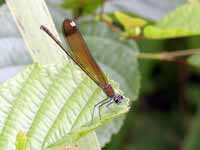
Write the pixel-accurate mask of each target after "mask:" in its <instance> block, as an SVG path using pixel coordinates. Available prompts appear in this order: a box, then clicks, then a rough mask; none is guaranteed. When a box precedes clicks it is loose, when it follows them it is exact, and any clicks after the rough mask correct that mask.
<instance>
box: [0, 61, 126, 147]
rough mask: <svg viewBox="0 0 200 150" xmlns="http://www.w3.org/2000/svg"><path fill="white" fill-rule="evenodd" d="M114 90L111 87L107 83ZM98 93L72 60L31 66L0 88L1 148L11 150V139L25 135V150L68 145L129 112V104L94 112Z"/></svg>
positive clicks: (99, 91) (14, 139)
mask: <svg viewBox="0 0 200 150" xmlns="http://www.w3.org/2000/svg"><path fill="white" fill-rule="evenodd" d="M111 83H112V84H113V85H114V87H116V84H115V83H113V82H112V81H111ZM103 98H105V94H104V93H103V91H102V90H101V89H100V88H99V87H98V86H97V85H96V84H95V83H94V82H93V81H92V80H91V79H90V78H89V77H88V76H86V75H85V73H83V72H82V71H81V70H80V69H79V68H78V67H74V64H72V63H71V62H64V63H62V64H56V65H46V66H40V65H38V64H33V65H30V66H28V67H27V68H26V69H24V70H23V71H22V72H21V73H20V74H18V75H17V76H16V77H14V78H12V79H11V80H9V81H7V82H5V83H4V84H2V85H1V87H0V118H1V120H0V149H2V150H5V149H9V150H12V149H13V150H14V149H15V143H16V136H17V135H18V133H19V132H21V131H22V132H23V133H26V136H27V138H26V145H28V148H29V149H54V148H56V147H59V146H63V145H65V146H66V145H73V144H75V142H77V140H78V139H80V138H81V137H82V136H84V135H86V134H87V133H89V132H90V131H92V130H94V129H96V128H97V127H99V126H101V125H103V124H105V123H106V122H107V121H109V120H111V119H112V118H115V117H117V116H119V115H121V114H123V113H125V112H127V111H128V100H127V99H124V102H123V103H122V104H120V105H115V104H114V105H112V107H111V109H107V108H103V109H102V120H99V118H98V113H97V111H96V112H95V118H94V121H93V123H91V113H92V110H93V108H94V105H95V104H96V103H97V102H98V101H99V100H101V99H103Z"/></svg>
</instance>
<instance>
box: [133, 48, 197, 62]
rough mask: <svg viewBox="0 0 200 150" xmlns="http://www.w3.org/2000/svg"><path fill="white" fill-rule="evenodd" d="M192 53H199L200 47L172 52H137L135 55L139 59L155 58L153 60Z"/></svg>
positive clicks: (171, 58) (169, 58) (171, 59)
mask: <svg viewBox="0 0 200 150" xmlns="http://www.w3.org/2000/svg"><path fill="white" fill-rule="evenodd" d="M193 54H200V49H190V50H181V51H173V52H161V53H139V54H138V55H137V57H138V58H139V59H155V60H166V61H167V60H168V61H173V60H176V58H177V57H183V56H189V55H193Z"/></svg>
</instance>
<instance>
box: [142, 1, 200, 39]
mask: <svg viewBox="0 0 200 150" xmlns="http://www.w3.org/2000/svg"><path fill="white" fill-rule="evenodd" d="M199 14H200V4H199V3H188V4H186V5H183V6H181V7H180V8H178V9H176V10H175V11H173V12H171V13H169V14H168V15H167V16H165V17H164V18H163V19H162V20H161V21H160V22H159V23H158V24H156V25H154V26H153V25H149V26H146V27H145V29H144V36H145V37H147V38H154V39H161V38H175V37H183V36H191V35H199V34H200V23H199V20H200V15H199ZM180 16H181V17H180Z"/></svg>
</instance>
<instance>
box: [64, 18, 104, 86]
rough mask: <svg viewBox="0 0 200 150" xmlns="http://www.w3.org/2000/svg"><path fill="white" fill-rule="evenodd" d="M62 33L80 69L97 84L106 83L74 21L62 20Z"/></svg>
mask: <svg viewBox="0 0 200 150" xmlns="http://www.w3.org/2000/svg"><path fill="white" fill-rule="evenodd" d="M63 33H64V36H65V40H66V41H67V42H68V44H69V46H70V48H71V50H72V54H73V57H74V60H75V61H76V63H78V64H79V66H81V68H82V70H83V71H85V72H86V74H87V75H88V76H89V77H90V78H92V79H93V80H94V81H95V82H96V83H97V84H98V85H99V86H103V85H105V83H107V80H106V77H105V75H104V73H103V72H102V70H101V69H100V67H99V66H98V64H97V63H96V61H95V60H94V58H93V57H92V55H91V54H90V52H89V49H88V47H87V44H86V42H85V41H84V39H83V37H82V36H81V33H80V32H79V30H78V28H77V26H76V24H75V22H74V21H72V20H69V19H66V20H65V21H64V22H63Z"/></svg>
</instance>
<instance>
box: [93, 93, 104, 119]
mask: <svg viewBox="0 0 200 150" xmlns="http://www.w3.org/2000/svg"><path fill="white" fill-rule="evenodd" d="M107 100H108V97H106V98H105V99H103V100H101V101H100V102H98V103H97V104H95V105H94V108H93V111H92V116H91V117H92V120H91V121H92V122H93V119H94V112H95V109H96V107H97V106H98V105H100V104H102V103H104V102H107Z"/></svg>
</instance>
